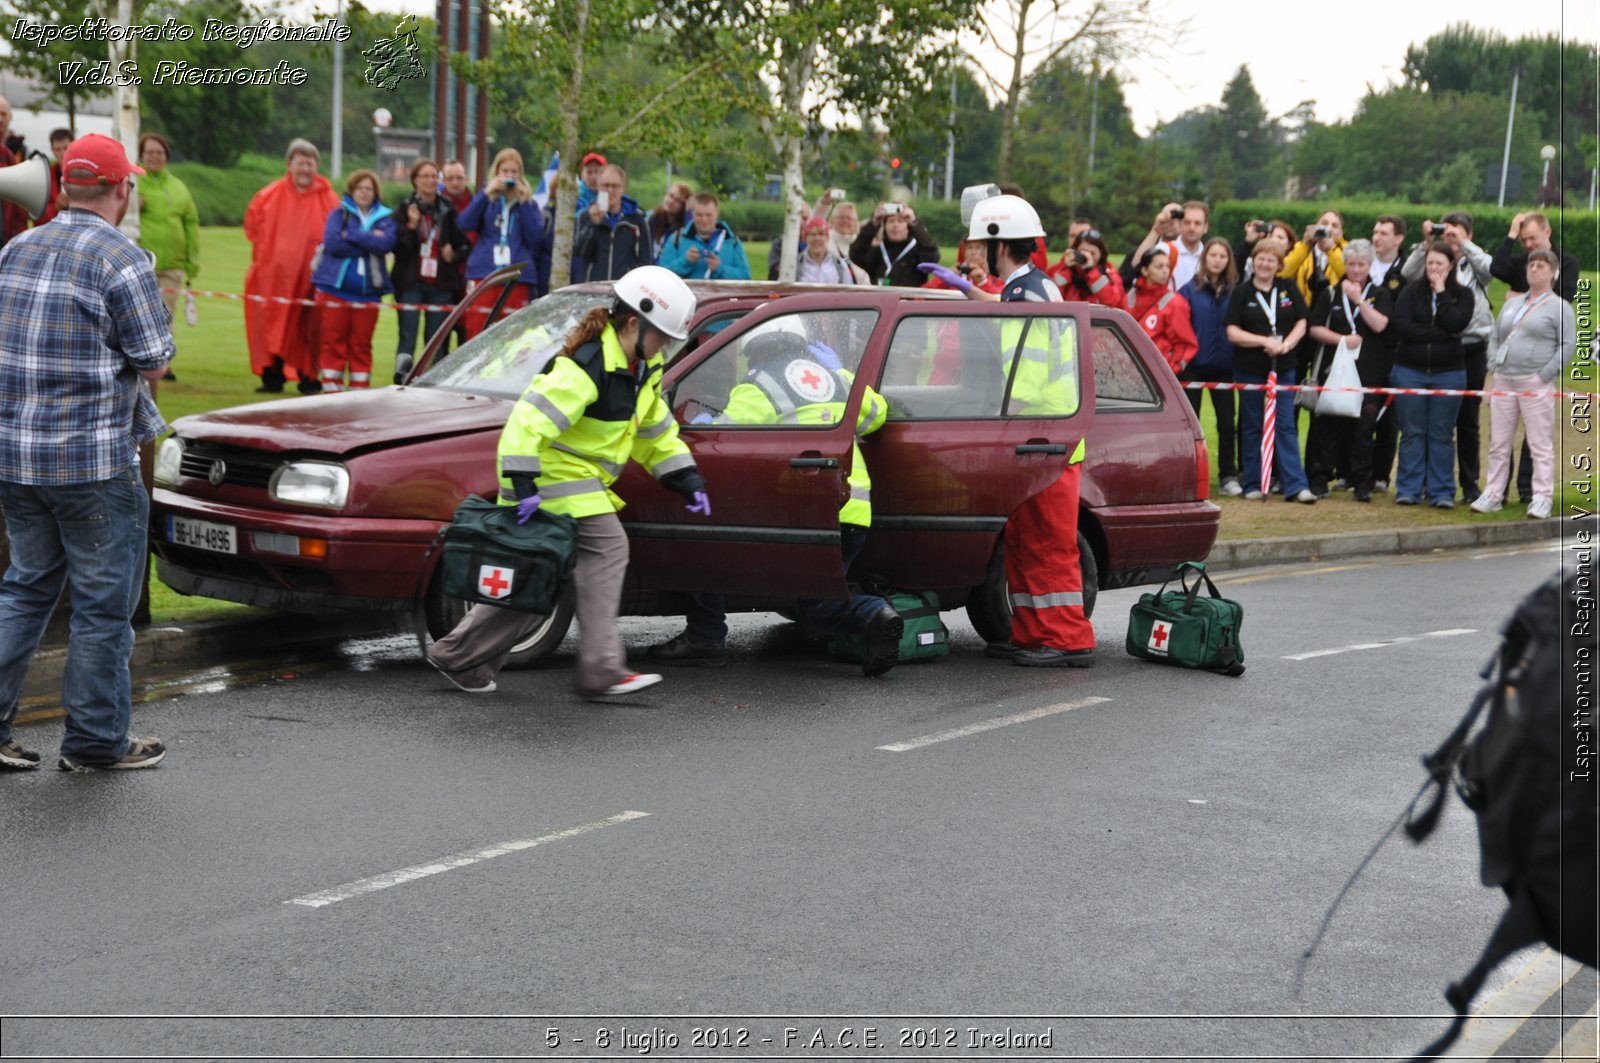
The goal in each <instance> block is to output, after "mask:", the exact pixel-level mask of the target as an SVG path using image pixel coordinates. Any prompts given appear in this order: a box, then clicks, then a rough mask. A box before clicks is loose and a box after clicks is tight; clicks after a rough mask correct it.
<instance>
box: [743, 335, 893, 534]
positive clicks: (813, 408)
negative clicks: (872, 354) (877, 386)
mask: <svg viewBox="0 0 1600 1063" xmlns="http://www.w3.org/2000/svg"><path fill="white" fill-rule="evenodd" d="M854 381H855V376H854V375H853V374H851V373H850V372H849V371H848V370H844V369H827V368H825V367H823V366H822V365H821V364H819V363H817V362H813V361H811V360H810V359H807V358H796V359H794V360H792V361H790V362H789V363H787V364H786V365H784V366H782V367H777V366H774V367H770V368H768V367H762V368H758V369H754V370H752V371H751V372H750V374H749V375H748V376H747V377H746V379H745V382H744V383H742V384H740V385H738V386H737V387H735V388H734V389H733V391H732V392H730V393H729V395H728V406H727V408H726V409H724V410H723V411H722V414H721V416H719V417H718V418H717V419H716V423H717V424H838V423H839V419H840V418H841V417H843V416H844V408H845V404H846V403H847V402H848V401H849V399H850V386H851V384H852V383H853V382H854ZM888 416H889V404H888V403H887V402H885V401H884V399H883V396H882V395H879V394H878V393H877V392H876V391H874V390H872V389H871V388H870V387H869V388H867V389H866V393H865V394H864V395H862V397H861V412H860V413H859V414H858V415H857V416H856V431H855V439H854V440H853V441H852V442H851V444H850V446H851V454H850V475H849V477H848V481H849V485H850V496H849V498H847V499H846V500H845V503H844V505H843V506H840V507H839V523H840V524H859V525H860V526H861V527H863V528H870V527H871V526H872V477H871V475H869V474H868V472H867V462H866V459H865V458H863V457H862V456H861V443H860V439H861V437H862V436H864V435H870V434H871V433H873V432H876V431H877V430H878V429H880V428H882V427H883V422H884V421H885V420H887V419H888Z"/></svg>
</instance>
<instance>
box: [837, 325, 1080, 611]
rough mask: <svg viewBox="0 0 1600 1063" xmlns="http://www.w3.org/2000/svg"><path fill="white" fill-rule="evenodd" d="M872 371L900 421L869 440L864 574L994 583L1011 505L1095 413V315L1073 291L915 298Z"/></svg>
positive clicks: (1062, 455) (889, 330)
mask: <svg viewBox="0 0 1600 1063" xmlns="http://www.w3.org/2000/svg"><path fill="white" fill-rule="evenodd" d="M879 332H880V334H882V335H883V337H884V340H885V342H884V344H883V356H882V361H881V362H876V361H875V362H874V363H873V364H870V365H869V366H868V367H867V369H866V372H865V373H864V374H863V375H870V376H871V377H872V379H873V380H874V381H876V384H875V386H876V387H877V389H878V391H879V392H880V393H881V394H882V395H883V397H884V398H885V399H886V400H887V402H888V405H889V415H888V420H887V421H886V423H885V424H884V426H883V427H882V428H881V429H879V430H878V431H877V432H875V433H873V434H872V435H870V436H867V437H866V438H864V439H863V440H862V442H861V449H862V453H863V456H864V457H865V458H866V462H867V468H868V469H869V470H870V471H871V473H872V501H873V518H872V534H871V536H870V537H869V538H868V540H867V546H866V549H865V551H864V552H863V554H862V558H861V560H860V561H858V562H857V566H856V570H857V572H858V573H862V572H871V573H874V574H877V575H881V576H883V577H884V578H886V579H887V580H888V581H889V582H890V583H891V584H892V585H894V586H897V587H906V588H911V589H932V588H939V587H975V586H978V585H979V584H981V583H983V582H984V578H985V574H986V572H987V570H988V565H989V559H990V556H991V555H992V554H993V551H994V546H995V542H996V540H997V539H998V537H999V535H1000V533H1001V532H1002V531H1003V530H1004V528H1005V523H1006V520H1007V518H1008V517H1010V515H1011V513H1012V512H1013V511H1015V510H1016V508H1017V507H1018V506H1019V505H1021V504H1022V502H1023V501H1024V500H1025V499H1027V498H1028V497H1029V496H1031V495H1034V494H1037V493H1038V492H1039V491H1042V490H1044V489H1045V488H1046V487H1048V486H1049V485H1050V484H1051V483H1053V482H1054V481H1055V480H1056V478H1057V477H1059V476H1060V475H1061V471H1062V470H1063V469H1064V468H1065V467H1066V464H1067V461H1068V459H1069V458H1070V456H1071V455H1072V452H1073V451H1074V450H1075V449H1076V448H1077V446H1078V443H1079V441H1080V440H1082V439H1084V437H1085V436H1086V435H1087V434H1088V432H1089V428H1090V426H1091V425H1092V423H1093V421H1094V372H1093V368H1092V365H1091V362H1090V355H1089V346H1090V344H1089V343H1088V342H1087V337H1088V336H1089V331H1088V321H1087V320H1086V319H1085V318H1084V315H1083V314H1082V313H1081V312H1080V311H1078V310H1076V309H1074V305H1073V304H1071V303H1032V302H1029V303H990V302H965V303H944V302H940V303H931V302H914V301H903V302H901V303H899V304H898V305H897V306H896V307H895V308H894V320H892V321H886V322H884V324H883V326H882V327H881V328H880V330H879Z"/></svg>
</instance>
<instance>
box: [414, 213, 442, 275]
mask: <svg viewBox="0 0 1600 1063" xmlns="http://www.w3.org/2000/svg"><path fill="white" fill-rule="evenodd" d="M417 207H418V210H419V212H421V207H422V204H420V203H418V204H417ZM417 235H418V236H419V237H421V239H422V252H421V257H420V258H419V259H418V260H417V266H418V272H419V273H420V274H421V276H422V279H423V280H426V281H431V280H434V279H436V278H437V277H438V276H439V255H438V252H437V251H436V250H435V247H434V243H435V241H434V237H435V236H436V235H437V234H436V233H435V232H434V229H433V212H432V211H429V212H427V213H423V214H422V220H421V221H419V222H418V223H417Z"/></svg>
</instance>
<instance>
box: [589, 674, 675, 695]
mask: <svg viewBox="0 0 1600 1063" xmlns="http://www.w3.org/2000/svg"><path fill="white" fill-rule="evenodd" d="M659 682H661V677H660V676H659V675H655V674H653V673H649V672H646V673H644V674H638V673H635V674H634V675H625V676H623V677H622V678H621V679H619V680H618V681H617V682H615V683H612V684H611V685H610V686H608V687H606V688H605V689H604V690H602V691H601V692H600V693H599V694H598V695H597V696H598V697H602V698H609V697H614V696H616V695H618V694H632V693H634V692H635V691H639V690H643V689H644V688H645V687H653V686H655V685H656V684H657V683H659Z"/></svg>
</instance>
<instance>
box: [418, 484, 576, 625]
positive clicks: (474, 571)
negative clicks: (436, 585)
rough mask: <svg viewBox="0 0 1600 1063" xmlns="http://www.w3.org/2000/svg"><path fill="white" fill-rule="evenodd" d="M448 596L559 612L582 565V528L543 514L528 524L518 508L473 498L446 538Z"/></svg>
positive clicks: (443, 566) (443, 560)
mask: <svg viewBox="0 0 1600 1063" xmlns="http://www.w3.org/2000/svg"><path fill="white" fill-rule="evenodd" d="M441 534H442V535H443V536H444V553H443V556H442V557H441V558H440V560H439V566H440V568H441V569H442V574H443V577H444V592H445V593H446V594H448V595H449V596H450V597H452V598H460V599H462V600H464V601H468V602H481V603H482V604H484V605H494V606H499V607H501V608H503V609H515V610H517V611H518V612H523V613H543V614H548V613H551V612H554V611H555V607H556V600H557V599H558V598H559V597H560V596H561V588H562V586H563V585H564V584H565V583H566V582H567V579H568V578H569V577H570V576H571V575H572V567H573V565H574V564H576V563H577V559H578V522H577V521H576V520H574V519H573V518H571V517H568V516H563V515H562V514H559V513H550V512H548V511H546V510H543V509H540V510H538V511H536V512H535V513H534V515H533V519H532V520H530V521H528V523H526V524H518V523H517V508H516V507H515V506H501V505H497V504H495V503H494V502H490V501H487V500H486V499H482V498H479V497H478V496H477V495H468V496H467V497H466V499H465V500H463V501H462V503H461V505H460V506H458V507H457V508H456V514H455V518H454V519H453V520H452V521H451V523H450V524H449V525H448V526H447V527H446V528H445V529H444V531H443V532H442V533H441Z"/></svg>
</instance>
